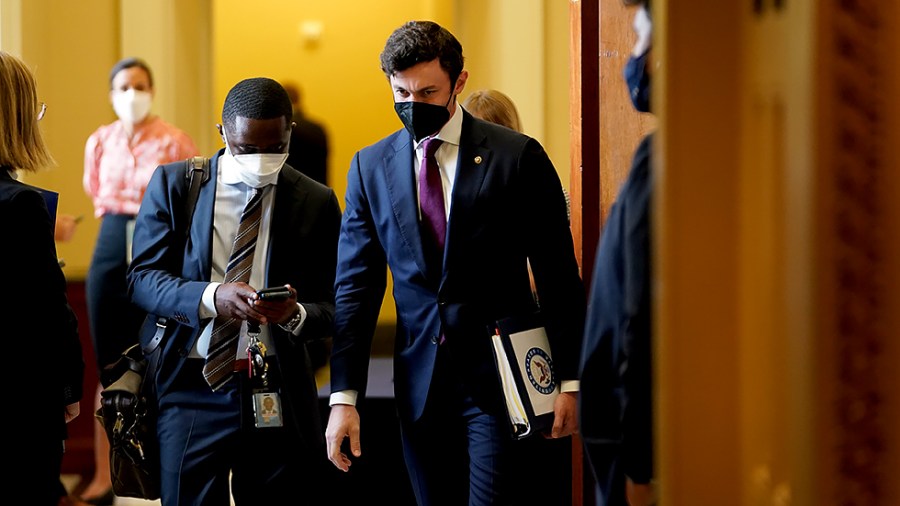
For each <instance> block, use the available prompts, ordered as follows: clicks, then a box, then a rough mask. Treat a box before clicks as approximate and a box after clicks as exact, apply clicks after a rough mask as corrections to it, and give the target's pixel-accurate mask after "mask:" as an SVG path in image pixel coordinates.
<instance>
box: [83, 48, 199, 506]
mask: <svg viewBox="0 0 900 506" xmlns="http://www.w3.org/2000/svg"><path fill="white" fill-rule="evenodd" d="M109 87H110V91H109V98H110V101H111V102H112V107H113V110H114V111H115V113H116V116H118V118H119V119H117V120H116V121H114V122H112V123H110V124H108V125H104V126H101V127H100V128H98V129H97V130H96V131H95V132H94V133H92V134H91V135H90V137H88V140H87V143H86V144H85V149H84V190H85V192H87V195H88V196H89V197H90V198H91V201H92V202H93V204H94V216H95V217H97V218H100V219H101V220H102V221H101V224H100V233H99V235H98V237H97V242H96V245H95V247H94V254H93V257H92V258H91V264H90V267H89V269H88V275H87V279H86V280H85V291H86V295H87V308H88V321H89V323H90V329H91V338H92V341H93V345H94V354H95V356H96V358H97V366H98V369H99V370H100V371H102V370H103V368H104V367H105V366H106V365H109V364H111V363H113V362H115V361H116V359H118V357H119V356H120V355H121V353H122V352H123V351H124V350H126V349H127V348H128V347H129V346H131V345H133V344H135V343H136V342H137V340H138V329H139V328H140V325H141V322H142V321H143V319H144V313H143V312H141V311H140V310H139V309H138V308H137V307H135V306H134V305H132V304H131V302H130V301H129V299H128V293H127V289H126V286H125V270H126V268H127V267H128V261H129V258H130V251H129V248H130V242H131V232H130V230H131V228H132V227H133V220H134V217H135V215H137V213H138V209H139V208H140V206H141V200H142V198H143V196H144V191H145V190H146V188H147V183H148V181H150V176H151V175H152V174H153V171H154V170H155V169H156V167H157V166H159V165H162V164H165V163H169V162H174V161H176V160H184V159H186V158H190V157H192V156H195V155H196V154H197V147H196V146H195V145H194V141H192V140H191V138H190V137H189V136H188V135H187V134H186V133H184V132H182V131H181V130H179V129H178V128H176V127H175V126H173V125H171V124H169V123H167V122H165V121H164V120H163V119H162V118H160V117H159V116H156V115H154V114H152V113H151V108H152V105H153V96H154V88H153V74H152V73H151V71H150V67H149V66H148V65H147V63H146V62H144V61H143V60H140V59H138V58H125V59H123V60H120V61H119V62H117V63H116V64H115V65H114V66H113V68H112V71H111V72H110V74H109ZM98 372H99V371H98ZM100 390H101V389H100V387H99V386H98V388H97V394H96V399H95V408H99V407H100V404H99V401H100ZM94 462H95V471H94V476H93V478H92V480H91V481H90V483H88V485H87V487H86V488H85V489H84V490H83V491H82V492H81V497H82V499H83V500H84V501H85V502H87V503H89V504H112V500H113V494H112V481H111V478H110V471H109V442H108V441H107V439H106V434H105V432H104V431H103V427H102V425H100V423H99V422H97V423H96V424H95V430H94Z"/></svg>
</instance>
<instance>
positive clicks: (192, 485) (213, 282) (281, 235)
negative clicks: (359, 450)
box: [128, 78, 341, 506]
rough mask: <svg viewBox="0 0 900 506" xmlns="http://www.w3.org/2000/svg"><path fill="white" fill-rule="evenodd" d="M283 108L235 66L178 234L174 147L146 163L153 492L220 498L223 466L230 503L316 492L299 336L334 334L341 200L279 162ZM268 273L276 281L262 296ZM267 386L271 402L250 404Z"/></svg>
mask: <svg viewBox="0 0 900 506" xmlns="http://www.w3.org/2000/svg"><path fill="white" fill-rule="evenodd" d="M291 115H292V111H291V103H290V99H289V98H288V95H287V93H286V92H285V91H284V89H283V88H282V87H281V85H280V84H278V83H277V82H276V81H274V80H272V79H268V78H253V79H245V80H243V81H241V82H239V83H238V84H236V85H235V86H234V87H233V88H232V89H231V91H229V93H228V96H227V97H226V99H225V105H224V107H223V111H222V123H221V124H220V125H217V127H218V129H219V133H220V134H221V136H222V139H223V140H224V141H225V148H224V149H222V150H220V151H219V152H218V153H217V154H216V155H214V156H213V157H212V158H211V159H210V162H209V178H208V179H206V178H204V179H206V180H205V181H204V182H203V183H202V185H201V186H200V190H199V196H198V198H197V202H196V205H195V207H194V215H193V221H192V224H191V228H190V231H189V232H190V235H189V237H188V239H187V243H186V244H185V243H184V240H183V239H181V238H184V237H185V232H186V231H185V230H184V223H185V218H184V216H183V213H184V206H185V198H186V194H187V182H186V180H185V171H186V165H185V163H183V162H178V163H171V164H167V165H164V166H162V167H160V168H158V169H157V170H156V172H155V173H154V175H153V178H152V179H151V181H150V184H149V186H148V188H147V194H146V196H145V198H144V202H143V204H142V205H141V210H140V213H139V214H138V217H137V222H136V224H135V231H134V260H133V262H132V264H131V267H130V268H129V271H128V281H129V290H130V293H131V296H132V300H133V301H134V302H135V304H137V305H138V306H139V307H141V308H142V309H143V310H145V311H147V312H148V313H151V314H154V315H157V316H160V317H164V318H167V319H168V325H167V327H166V330H165V334H164V335H163V337H162V341H161V343H160V345H159V346H160V347H161V349H162V350H161V351H162V355H161V360H160V368H159V372H158V373H157V376H156V388H157V392H158V398H159V413H160V415H159V419H158V435H159V441H160V457H161V458H160V460H161V462H162V480H161V481H162V482H161V489H162V490H161V493H162V503H163V505H168V504H181V505H185V504H228V496H229V476H231V479H230V482H231V494H232V495H233V498H234V501H235V504H237V505H238V506H240V505H242V504H283V503H285V501H286V498H288V497H293V498H299V497H300V496H301V494H302V498H304V499H307V500H308V501H309V502H302V503H303V504H320V502H319V501H318V500H317V499H318V497H319V496H320V493H321V492H322V491H321V490H319V488H318V487H317V484H318V483H321V481H322V480H321V478H320V476H319V473H321V472H324V471H325V467H324V466H325V465H326V464H327V461H326V460H325V452H324V433H323V430H322V426H321V419H320V415H319V413H318V394H317V389H316V383H315V377H314V374H313V373H314V371H313V370H312V368H311V367H310V366H309V363H310V359H309V355H308V353H307V350H306V346H305V343H306V342H308V341H310V340H315V339H324V338H327V337H329V336H331V332H332V328H333V320H334V277H335V266H336V263H337V239H338V233H339V230H340V221H341V209H340V206H339V204H338V200H337V197H336V196H335V194H334V191H333V190H332V189H331V188H329V187H327V186H324V185H322V184H319V183H317V182H315V181H313V180H312V179H310V178H309V177H307V176H305V175H303V174H301V173H300V172H298V171H297V170H295V169H294V168H293V167H291V166H290V165H286V164H285V160H286V158H287V152H288V143H289V142H290V135H291V127H292V122H291ZM251 224H256V225H255V226H250V225H251ZM254 238H255V239H254ZM235 273H238V274H235ZM265 287H283V288H286V289H287V290H285V292H286V293H285V294H284V296H283V297H281V298H277V299H273V300H271V301H270V300H267V299H263V298H261V296H260V295H259V294H258V293H257V291H258V290H260V289H262V288H265ZM153 323H154V322H151V324H150V325H146V324H145V327H144V329H142V332H141V335H140V339H141V344H143V345H147V344H148V343H149V341H150V340H151V339H152V338H153V337H154V335H155V333H156V330H155V328H154V327H156V325H153ZM223 327H224V328H225V330H222V329H223ZM228 327H230V328H231V330H228ZM257 332H258V334H257ZM254 339H259V341H261V342H262V344H263V346H257V345H255V344H254ZM248 356H249V357H253V359H252V360H248ZM256 357H261V358H259V361H258V362H257V359H256ZM261 364H267V368H263V367H261ZM266 399H270V400H269V401H266ZM273 400H274V401H275V403H276V404H278V405H280V406H281V408H280V409H279V416H278V417H268V418H265V419H264V418H263V417H262V416H261V415H260V416H254V415H255V414H259V413H261V412H262V410H263V409H264V408H265V404H266V402H271V401H273ZM264 401H265V402H264ZM187 428H190V429H189V430H187Z"/></svg>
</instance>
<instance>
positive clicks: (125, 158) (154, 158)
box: [84, 116, 197, 218]
mask: <svg viewBox="0 0 900 506" xmlns="http://www.w3.org/2000/svg"><path fill="white" fill-rule="evenodd" d="M196 155H197V147H196V146H195V145H194V141H193V140H191V138H190V137H188V135H187V134H186V133H184V132H182V131H181V130H179V129H178V128H176V127H175V126H172V125H170V124H168V123H166V122H165V121H163V120H162V118H160V117H159V116H153V117H151V118H150V120H149V121H148V122H147V123H146V124H144V125H140V126H139V127H137V128H135V131H134V135H133V137H132V138H131V140H130V142H129V139H128V134H127V133H125V128H124V127H123V125H122V122H121V121H119V120H116V121H114V122H112V123H110V124H109V125H104V126H101V127H100V128H98V129H97V130H96V131H95V132H94V133H93V134H91V136H90V137H88V140H87V144H86V145H85V148H84V191H85V192H87V194H88V196H89V197H91V200H92V201H93V202H94V216H96V217H98V218H99V217H100V216H103V215H105V214H137V212H138V209H140V206H141V199H142V198H143V197H144V191H145V190H146V189H147V184H148V183H149V182H150V176H152V175H153V171H154V170H156V167H157V166H159V165H162V164H165V163H169V162H175V161H178V160H184V159H185V158H190V157H192V156H196Z"/></svg>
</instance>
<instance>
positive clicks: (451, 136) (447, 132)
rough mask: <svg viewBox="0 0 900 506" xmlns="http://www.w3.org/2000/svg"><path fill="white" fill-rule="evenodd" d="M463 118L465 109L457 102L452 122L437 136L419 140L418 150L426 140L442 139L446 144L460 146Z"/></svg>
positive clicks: (448, 122) (417, 143)
mask: <svg viewBox="0 0 900 506" xmlns="http://www.w3.org/2000/svg"><path fill="white" fill-rule="evenodd" d="M462 118H463V108H462V106H461V105H459V101H457V102H456V112H454V113H453V116H450V120H449V121H447V123H445V124H444V126H443V127H442V128H441V129H440V130H439V131H438V133H437V134H435V135H432V136H431V137H425V138H424V139H421V140H419V142H416V143H415V147H416V149H419V148H420V147H421V146H422V143H423V142H425V140H426V139H431V138H434V139H440V140H442V141H444V143H447V144H453V145H454V146H459V138H460V137H461V136H462Z"/></svg>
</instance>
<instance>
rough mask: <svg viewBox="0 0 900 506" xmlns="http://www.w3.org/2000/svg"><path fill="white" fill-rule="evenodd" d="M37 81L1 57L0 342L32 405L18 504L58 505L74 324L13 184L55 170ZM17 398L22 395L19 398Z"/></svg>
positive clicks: (58, 277)
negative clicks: (0, 339)
mask: <svg viewBox="0 0 900 506" xmlns="http://www.w3.org/2000/svg"><path fill="white" fill-rule="evenodd" d="M45 112H46V105H45V104H42V103H41V102H39V101H38V98H37V85H36V83H35V79H34V75H33V74H32V73H31V71H30V70H29V69H28V67H27V66H25V64H24V63H23V62H22V61H21V60H19V59H18V58H16V57H14V56H12V55H10V54H9V53H7V52H4V51H0V237H4V238H5V241H4V245H3V247H2V248H0V265H4V266H5V267H6V269H5V273H4V280H3V286H4V289H3V292H2V295H0V321H2V322H3V323H2V325H3V331H2V333H3V336H4V338H5V342H6V348H7V359H8V360H6V363H5V364H4V367H3V371H4V373H3V381H4V384H6V385H19V389H20V393H23V394H26V395H29V396H35V397H36V401H35V402H33V403H29V405H28V407H27V412H28V413H27V416H28V420H27V421H23V423H20V424H16V425H15V427H16V428H15V435H14V436H13V437H15V438H17V440H19V441H21V442H24V443H25V444H27V446H28V456H27V458H23V459H17V461H16V463H15V473H14V475H15V476H16V478H15V480H16V486H17V487H19V488H20V490H19V492H18V494H19V495H18V497H19V499H20V500H21V501H22V502H23V503H27V504H36V505H39V506H43V505H48V506H55V505H56V504H58V503H60V502H61V501H63V500H65V490H64V488H62V484H61V482H60V471H61V466H62V458H63V452H64V451H65V440H66V424H67V423H69V422H71V421H72V420H74V419H75V418H76V417H77V416H78V415H79V413H80V411H81V409H80V403H79V402H80V400H81V397H82V388H81V385H82V381H83V379H84V358H83V356H82V352H81V341H80V340H79V338H78V322H77V319H76V317H75V313H74V312H73V311H72V308H71V307H70V306H69V303H68V299H67V297H66V279H65V276H64V275H63V272H62V269H61V268H60V267H59V264H58V263H57V257H56V245H55V243H54V240H53V234H54V222H53V218H52V217H51V216H50V212H49V211H48V209H47V203H46V201H45V199H44V197H43V195H42V193H41V190H39V189H37V188H34V187H32V186H28V185H26V184H23V183H21V182H19V181H17V179H16V177H17V171H22V172H36V171H37V170H39V169H41V168H44V167H47V166H50V165H52V164H53V163H54V162H53V158H52V157H51V155H50V153H49V151H48V150H47V148H46V146H45V145H44V140H43V137H42V136H41V130H40V128H39V125H38V122H39V121H40V120H41V118H42V117H43V115H44V113H45ZM23 389H24V390H23Z"/></svg>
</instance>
